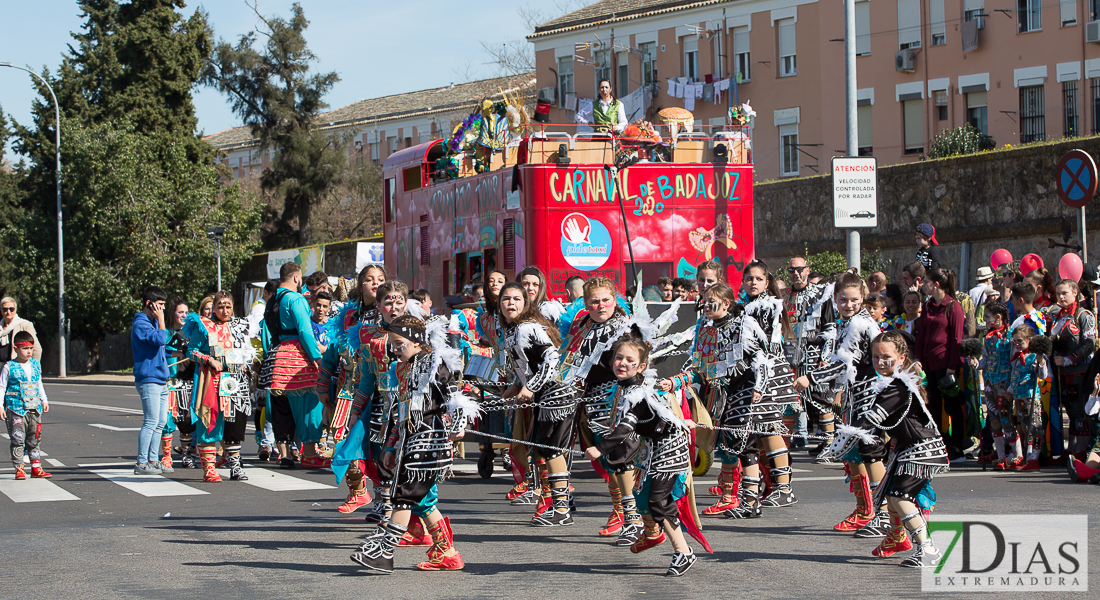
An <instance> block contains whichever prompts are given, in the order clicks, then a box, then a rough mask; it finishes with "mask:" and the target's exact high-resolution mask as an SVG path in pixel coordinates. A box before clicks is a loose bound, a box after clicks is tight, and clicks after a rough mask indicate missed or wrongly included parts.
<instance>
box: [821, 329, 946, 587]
mask: <svg viewBox="0 0 1100 600" xmlns="http://www.w3.org/2000/svg"><path fill="white" fill-rule="evenodd" d="M871 352H872V356H873V362H874V365H875V371H876V372H877V373H878V375H879V376H880V379H879V380H878V381H876V382H874V385H873V386H872V392H873V394H874V395H873V396H872V399H871V401H870V402H869V403H867V404H865V405H864V406H863V408H862V410H861V411H860V412H859V414H858V415H856V416H855V417H854V418H853V419H852V421H851V424H850V425H847V426H845V427H843V428H842V429H841V431H840V432H839V433H838V435H837V439H836V440H835V441H834V442H833V444H832V445H831V446H830V447H829V448H828V449H827V450H826V452H829V453H831V454H834V455H835V456H838V457H839V456H844V455H845V454H847V453H848V452H849V451H851V450H852V449H854V448H855V447H856V446H857V445H859V444H866V443H868V442H869V441H871V440H873V439H874V438H876V437H878V436H881V435H882V434H884V433H888V434H889V435H890V439H891V440H893V442H894V455H893V458H892V459H891V460H890V465H889V467H887V469H886V477H885V479H884V481H883V484H882V486H881V489H880V490H879V493H878V494H877V495H876V496H875V501H876V502H878V501H880V500H881V499H882V498H883V497H885V499H886V501H887V503H888V504H889V507H890V508H889V512H890V523H891V528H890V532H889V534H888V535H887V536H886V539H884V540H883V541H882V543H880V544H879V545H878V547H877V548H875V549H874V551H872V554H873V555H874V556H878V557H888V556H892V555H894V554H896V553H898V552H904V551H907V550H909V549H911V548H913V545H914V544H916V549H915V550H914V551H913V553H912V554H911V555H910V556H908V557H906V558H905V560H903V561H902V562H901V566H903V567H911V568H922V567H924V568H930V567H935V566H936V565H937V564H939V561H940V559H941V558H942V555H941V553H940V551H939V550H937V549H936V547H935V545H933V543H932V537H931V536H930V535H929V534H928V531H927V530H926V525H927V523H926V522H925V519H924V517H922V510H921V509H920V508H919V507H918V502H919V500H920V498H921V497H922V496H924V495H926V494H927V493H928V492H927V489H928V488H929V487H930V482H931V480H932V478H933V477H934V476H936V475H939V474H941V473H946V472H947V471H948V469H949V467H950V464H949V462H948V459H947V446H946V445H944V443H943V438H942V437H941V436H940V432H939V429H938V428H937V427H936V421H935V419H933V418H932V415H931V413H929V412H928V407H927V405H926V402H925V391H924V386H923V385H922V384H921V376H920V374H919V373H918V372H917V371H916V369H915V368H914V365H913V360H912V358H911V356H912V352H911V351H910V346H909V342H908V341H907V340H906V339H905V335H904V334H903V333H901V332H900V331H888V332H886V333H883V334H880V335H878V336H877V337H876V338H875V340H874V342H873V344H872V350H871Z"/></svg>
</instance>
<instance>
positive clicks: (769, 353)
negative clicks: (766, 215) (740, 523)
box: [726, 260, 799, 518]
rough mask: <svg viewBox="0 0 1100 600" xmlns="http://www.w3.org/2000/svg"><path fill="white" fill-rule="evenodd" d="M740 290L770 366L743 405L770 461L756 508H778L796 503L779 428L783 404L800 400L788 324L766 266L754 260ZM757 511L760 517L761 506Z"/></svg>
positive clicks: (744, 511) (747, 510)
mask: <svg viewBox="0 0 1100 600" xmlns="http://www.w3.org/2000/svg"><path fill="white" fill-rule="evenodd" d="M741 290H742V291H743V292H744V293H745V295H746V297H745V314H746V315H748V316H750V317H753V318H755V319H756V322H757V323H758V324H759V325H760V328H761V329H763V330H764V335H765V336H767V340H768V343H767V345H766V346H765V347H764V349H763V350H764V355H765V359H766V364H767V366H768V368H769V369H770V373H769V374H768V388H767V391H766V392H765V393H764V397H763V398H761V399H760V401H758V402H755V403H753V404H752V405H751V407H746V409H748V412H749V413H751V415H752V423H753V425H752V427H753V428H754V429H755V431H756V435H757V436H758V437H757V438H756V439H755V441H756V442H757V444H758V445H759V446H760V451H761V452H764V453H765V457H766V458H767V459H768V464H767V465H766V466H763V467H761V470H762V475H763V477H764V479H765V483H767V482H768V480H769V479H770V483H771V487H770V488H769V489H767V490H766V491H765V492H764V493H763V494H761V495H760V496H761V497H759V498H758V500H759V501H760V506H764V507H768V508H782V507H785V506H791V505H793V504H795V503H797V502H798V499H797V498H795V495H794V491H793V490H792V489H791V475H792V473H793V470H792V469H791V458H790V451H789V450H788V449H787V442H786V440H785V439H784V437H783V436H784V435H785V434H787V433H788V432H787V430H786V428H785V427H784V426H783V413H784V411H785V410H786V407H787V406H789V405H792V404H797V403H798V401H799V397H798V394H799V393H798V391H797V390H795V389H794V372H793V371H792V370H791V365H790V364H789V363H788V362H787V356H786V354H785V353H784V352H783V339H784V337H790V327H789V326H788V325H787V322H786V321H785V320H784V319H783V301H782V300H781V299H780V298H779V289H778V287H777V286H776V282H775V276H774V275H773V274H772V273H771V272H769V271H768V266H767V265H766V264H764V263H763V262H762V261H759V260H754V261H752V262H750V263H749V264H748V265H746V266H745V271H744V274H743V278H742V280H741ZM752 512H754V509H752V507H749V506H741V507H738V508H736V509H734V510H733V512H732V513H729V512H728V513H726V514H727V516H731V517H734V518H740V517H744V516H749V515H750V514H751V513H752ZM755 512H756V516H759V508H757V509H755Z"/></svg>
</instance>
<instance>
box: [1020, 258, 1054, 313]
mask: <svg viewBox="0 0 1100 600" xmlns="http://www.w3.org/2000/svg"><path fill="white" fill-rule="evenodd" d="M1024 281H1026V282H1027V283H1030V284H1031V285H1032V287H1034V288H1035V292H1036V294H1035V302H1034V304H1035V308H1038V309H1040V310H1042V309H1045V308H1048V307H1050V306H1054V277H1053V276H1051V274H1050V271H1048V270H1046V268H1045V267H1039V268H1038V269H1035V270H1034V271H1032V272H1030V273H1028V274H1027V275H1025V276H1024Z"/></svg>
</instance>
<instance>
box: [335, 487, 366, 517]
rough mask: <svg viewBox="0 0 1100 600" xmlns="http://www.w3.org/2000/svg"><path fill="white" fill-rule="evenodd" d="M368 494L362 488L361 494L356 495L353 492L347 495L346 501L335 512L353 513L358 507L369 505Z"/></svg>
mask: <svg viewBox="0 0 1100 600" xmlns="http://www.w3.org/2000/svg"><path fill="white" fill-rule="evenodd" d="M370 500H371V498H370V494H368V493H367V490H366V488H363V490H362V492H361V493H357V492H355V491H354V490H353V491H352V492H351V493H350V494H348V498H347V500H344V503H343V504H341V505H340V506H339V508H337V509H336V510H338V511H340V512H342V513H344V514H349V513H353V512H355V511H356V510H357V509H358V508H359V507H360V506H366V505H367V504H368V503H370Z"/></svg>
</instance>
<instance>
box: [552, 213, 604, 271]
mask: <svg viewBox="0 0 1100 600" xmlns="http://www.w3.org/2000/svg"><path fill="white" fill-rule="evenodd" d="M561 254H562V256H563V257H565V262H567V263H569V266H571V267H573V268H574V269H580V270H581V271H594V270H596V269H598V268H600V267H602V266H603V265H604V263H606V262H607V259H608V258H610V257H611V233H609V232H608V231H607V227H605V226H604V224H603V223H601V222H599V221H598V220H596V219H592V218H589V217H587V216H585V215H583V214H581V213H570V214H569V215H567V216H566V217H565V219H563V220H562V222H561Z"/></svg>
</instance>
